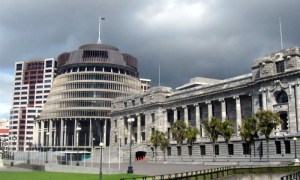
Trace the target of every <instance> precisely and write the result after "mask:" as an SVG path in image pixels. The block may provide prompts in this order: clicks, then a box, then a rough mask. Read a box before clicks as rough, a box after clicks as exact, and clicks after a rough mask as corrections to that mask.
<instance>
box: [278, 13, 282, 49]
mask: <svg viewBox="0 0 300 180" xmlns="http://www.w3.org/2000/svg"><path fill="white" fill-rule="evenodd" d="M279 31H280V44H281V49H283V43H282V29H281V19H280V17H279Z"/></svg>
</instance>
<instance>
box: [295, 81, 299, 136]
mask: <svg viewBox="0 0 300 180" xmlns="http://www.w3.org/2000/svg"><path fill="white" fill-rule="evenodd" d="M295 91H296V92H295V102H296V125H297V132H300V99H299V98H300V89H299V84H296V85H295Z"/></svg>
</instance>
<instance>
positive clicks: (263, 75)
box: [110, 47, 300, 161]
mask: <svg viewBox="0 0 300 180" xmlns="http://www.w3.org/2000/svg"><path fill="white" fill-rule="evenodd" d="M299 83H300V48H299V47H296V48H291V49H285V50H281V51H278V52H274V53H271V54H269V55H266V56H264V57H261V58H258V59H256V60H254V61H253V64H252V72H251V73H249V74H244V75H241V76H237V77H233V78H229V79H225V80H216V79H208V78H200V77H197V78H193V79H191V81H190V82H189V83H187V84H184V85H182V86H180V87H178V88H176V89H175V90H173V89H172V88H169V87H154V88H151V89H150V90H149V91H147V92H145V93H144V94H138V95H132V96H129V97H125V98H120V99H117V100H115V102H114V104H113V106H112V113H111V121H112V125H111V126H112V128H111V134H110V136H111V138H110V141H111V144H112V145H117V144H118V143H119V141H120V142H121V145H124V144H125V145H126V144H128V143H129V130H130V127H129V124H128V118H134V119H135V121H134V122H133V124H132V127H133V129H132V131H133V134H132V135H133V136H132V138H133V140H134V143H135V145H134V146H133V151H134V152H136V155H137V156H138V153H139V152H144V154H145V153H147V156H148V158H152V157H153V148H151V145H150V143H149V140H150V137H151V133H152V132H153V131H154V130H159V131H163V132H165V133H167V135H168V138H169V139H170V141H171V144H172V145H171V146H170V147H168V151H167V155H168V156H167V159H170V160H176V159H178V157H179V156H178V155H180V154H181V155H183V158H184V159H190V160H191V158H192V159H193V160H196V161H197V160H198V161H209V160H211V157H212V147H211V145H210V142H209V139H208V138H207V137H206V134H205V132H204V129H203V121H204V120H205V119H210V118H211V117H212V116H215V117H218V118H220V119H222V120H225V119H227V118H228V119H230V120H232V123H233V129H234V136H233V138H232V139H231V142H230V144H229V145H228V146H226V144H225V143H224V140H223V139H222V138H219V142H218V143H217V144H216V154H215V156H217V160H218V159H219V160H224V159H225V158H226V154H225V153H224V152H227V150H228V151H229V155H230V157H231V159H235V160H237V159H244V158H248V157H249V148H250V147H249V146H247V145H246V144H245V143H243V142H242V141H241V137H240V135H239V131H238V127H239V126H240V125H241V122H242V121H243V119H244V118H245V117H246V116H252V115H253V114H254V113H255V112H257V111H259V110H272V111H274V112H278V113H279V115H280V118H281V119H282V124H281V125H280V126H278V128H277V129H276V131H274V132H273V133H272V137H271V141H270V158H271V160H275V159H282V158H285V159H293V157H294V144H293V143H294V142H293V140H292V138H293V137H297V136H299V135H300V134H299V132H300V88H299ZM177 119H179V120H183V121H185V122H186V123H188V124H190V125H191V126H194V127H197V128H198V129H199V131H200V135H199V137H198V138H197V142H196V144H195V145H194V146H193V147H192V148H189V147H188V146H183V147H182V149H181V148H179V147H177V146H176V142H175V141H174V140H173V138H172V135H171V131H170V130H171V125H172V124H173V123H174V121H176V120H177ZM265 143H266V142H265V140H264V137H263V136H262V135H260V137H259V138H258V139H256V142H255V145H254V147H253V149H254V151H253V150H252V153H253V157H254V159H255V158H256V160H258V159H259V160H263V159H264V158H265V157H266V150H265V149H266V148H265V147H266V145H265ZM297 143H298V142H297ZM126 148H128V147H127V146H125V147H124V148H123V150H124V151H126ZM158 149H159V148H158ZM225 149H226V151H224V150H225ZM160 155H161V154H160ZM191 155H192V156H191ZM125 156H126V155H125ZM160 157H162V156H160Z"/></svg>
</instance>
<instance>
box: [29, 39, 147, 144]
mask: <svg viewBox="0 0 300 180" xmlns="http://www.w3.org/2000/svg"><path fill="white" fill-rule="evenodd" d="M57 62H58V75H57V77H56V78H55V80H54V83H53V87H52V89H51V92H50V94H49V97H48V100H47V103H46V104H45V106H44V109H43V112H42V113H41V116H40V117H39V118H38V119H37V120H36V123H35V126H36V127H35V131H36V132H35V142H38V143H39V144H41V146H43V147H52V148H54V149H55V148H56V147H58V148H59V147H60V148H61V147H64V148H68V147H71V146H81V147H91V146H93V145H95V144H97V145H98V144H99V143H100V142H103V143H104V144H105V145H108V144H109V134H110V126H111V123H110V111H111V102H112V100H114V99H115V98H117V97H126V96H129V95H132V94H139V93H141V92H142V90H141V85H140V80H139V73H138V60H137V59H136V58H135V57H133V56H131V55H129V54H126V53H122V52H120V51H119V50H118V48H116V47H114V46H110V45H105V44H87V45H83V46H81V47H79V49H78V50H75V51H72V52H66V53H62V54H60V55H59V56H58V58H57Z"/></svg>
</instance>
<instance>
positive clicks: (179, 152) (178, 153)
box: [177, 146, 181, 156]
mask: <svg viewBox="0 0 300 180" xmlns="http://www.w3.org/2000/svg"><path fill="white" fill-rule="evenodd" d="M177 155H178V156H181V146H177Z"/></svg>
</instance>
